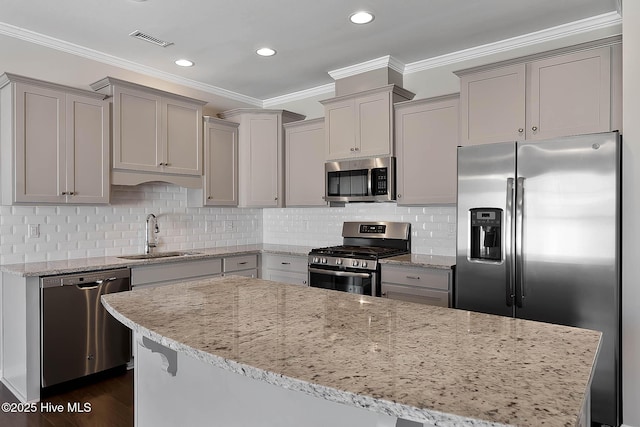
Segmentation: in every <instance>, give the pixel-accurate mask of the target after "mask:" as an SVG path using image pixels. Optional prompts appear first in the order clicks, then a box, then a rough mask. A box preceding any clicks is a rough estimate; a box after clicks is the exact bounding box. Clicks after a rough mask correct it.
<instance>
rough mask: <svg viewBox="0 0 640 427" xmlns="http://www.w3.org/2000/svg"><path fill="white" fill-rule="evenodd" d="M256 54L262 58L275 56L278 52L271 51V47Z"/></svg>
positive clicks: (259, 50) (262, 48)
mask: <svg viewBox="0 0 640 427" xmlns="http://www.w3.org/2000/svg"><path fill="white" fill-rule="evenodd" d="M256 53H257V54H258V55H260V56H273V55H275V54H276V51H275V50H273V49H271V48H270V47H261V48H260V49H258V50H256Z"/></svg>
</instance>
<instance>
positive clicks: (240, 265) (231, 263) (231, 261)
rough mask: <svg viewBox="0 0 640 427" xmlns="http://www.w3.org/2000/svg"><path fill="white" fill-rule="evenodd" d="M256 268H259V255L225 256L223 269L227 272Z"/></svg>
mask: <svg viewBox="0 0 640 427" xmlns="http://www.w3.org/2000/svg"><path fill="white" fill-rule="evenodd" d="M255 268H258V256H257V255H242V256H234V257H230V258H224V259H223V260H222V270H223V271H224V272H225V273H229V272H232V271H240V270H250V269H255Z"/></svg>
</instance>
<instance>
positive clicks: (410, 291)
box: [382, 283, 450, 307]
mask: <svg viewBox="0 0 640 427" xmlns="http://www.w3.org/2000/svg"><path fill="white" fill-rule="evenodd" d="M382 296H383V297H384V298H389V299H394V300H400V301H407V302H416V303H419V304H427V305H437V306H439V307H450V301H449V292H447V291H436V290H432V289H425V288H421V287H418V286H404V285H392V284H388V283H383V284H382Z"/></svg>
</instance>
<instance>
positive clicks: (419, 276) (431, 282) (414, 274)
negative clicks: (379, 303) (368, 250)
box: [382, 265, 451, 291]
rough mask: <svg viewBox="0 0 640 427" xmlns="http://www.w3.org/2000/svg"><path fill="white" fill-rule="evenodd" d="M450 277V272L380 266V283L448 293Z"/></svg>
mask: <svg viewBox="0 0 640 427" xmlns="http://www.w3.org/2000/svg"><path fill="white" fill-rule="evenodd" d="M450 275H451V270H439V269H434V268H415V267H400V266H394V265H383V266H382V283H397V284H400V285H408V286H418V287H425V288H432V289H442V290H445V291H448V290H449V277H450Z"/></svg>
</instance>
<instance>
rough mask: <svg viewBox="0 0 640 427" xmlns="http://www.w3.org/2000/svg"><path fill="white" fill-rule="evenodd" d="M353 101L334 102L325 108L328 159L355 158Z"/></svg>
mask: <svg viewBox="0 0 640 427" xmlns="http://www.w3.org/2000/svg"><path fill="white" fill-rule="evenodd" d="M354 105H355V103H354V100H353V99H348V100H345V101H339V102H334V103H331V104H327V105H326V106H325V114H324V120H325V122H324V124H325V132H326V134H325V139H326V159H327V160H338V159H346V158H350V157H353V155H354V154H355V148H356V145H357V143H356V135H355V131H356V113H355V107H354Z"/></svg>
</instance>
